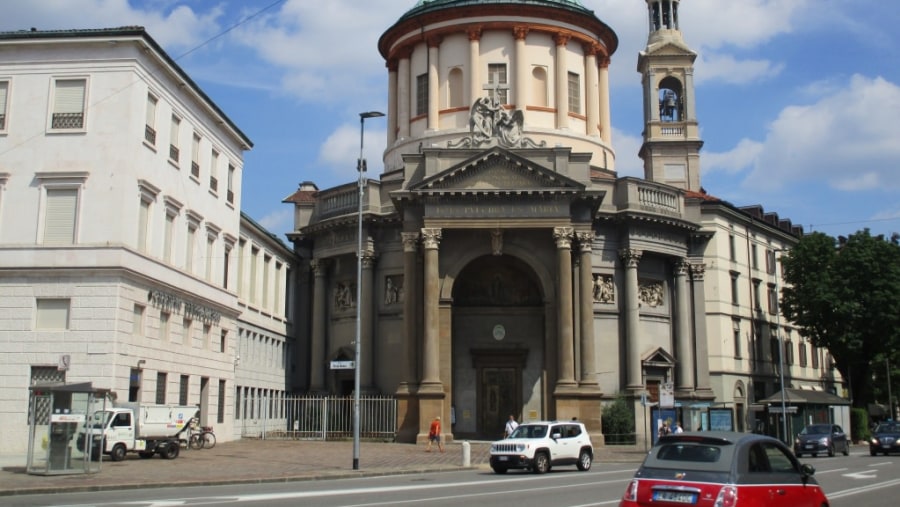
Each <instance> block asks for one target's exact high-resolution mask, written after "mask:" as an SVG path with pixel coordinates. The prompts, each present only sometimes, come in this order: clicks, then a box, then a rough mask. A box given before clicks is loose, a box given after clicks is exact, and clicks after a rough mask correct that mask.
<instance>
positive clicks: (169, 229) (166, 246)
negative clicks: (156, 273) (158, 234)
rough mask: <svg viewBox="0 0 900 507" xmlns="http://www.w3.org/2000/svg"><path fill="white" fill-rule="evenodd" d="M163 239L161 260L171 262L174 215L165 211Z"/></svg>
mask: <svg viewBox="0 0 900 507" xmlns="http://www.w3.org/2000/svg"><path fill="white" fill-rule="evenodd" d="M164 234H165V236H164V237H163V260H164V261H166V262H172V248H173V247H174V245H173V240H174V236H173V235H174V234H175V215H174V214H173V213H171V212H170V211H169V210H166V230H165V232H164Z"/></svg>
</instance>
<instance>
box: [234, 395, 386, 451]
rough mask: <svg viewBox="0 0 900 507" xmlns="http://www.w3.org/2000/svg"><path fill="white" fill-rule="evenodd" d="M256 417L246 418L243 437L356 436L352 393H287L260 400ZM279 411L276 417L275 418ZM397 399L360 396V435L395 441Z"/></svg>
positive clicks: (317, 438)
mask: <svg viewBox="0 0 900 507" xmlns="http://www.w3.org/2000/svg"><path fill="white" fill-rule="evenodd" d="M260 401H261V403H260V405H261V406H262V407H269V408H270V410H261V411H260V413H258V415H259V417H256V418H243V419H241V420H240V421H238V423H239V424H240V425H241V438H261V439H295V440H344V439H348V438H353V396H284V397H280V398H278V399H272V400H260ZM272 414H277V417H272ZM396 434H397V400H396V398H394V397H393V396H360V398H359V436H360V438H364V439H370V440H394V437H395V436H396Z"/></svg>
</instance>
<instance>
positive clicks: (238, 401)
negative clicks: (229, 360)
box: [234, 386, 243, 420]
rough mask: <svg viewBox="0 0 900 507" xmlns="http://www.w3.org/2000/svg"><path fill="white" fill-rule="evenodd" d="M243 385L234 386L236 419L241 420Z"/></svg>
mask: <svg viewBox="0 0 900 507" xmlns="http://www.w3.org/2000/svg"><path fill="white" fill-rule="evenodd" d="M241 390H242V388H241V386H237V387H235V388H234V419H235V420H239V419H240V418H241V403H242V402H243V399H242V398H241Z"/></svg>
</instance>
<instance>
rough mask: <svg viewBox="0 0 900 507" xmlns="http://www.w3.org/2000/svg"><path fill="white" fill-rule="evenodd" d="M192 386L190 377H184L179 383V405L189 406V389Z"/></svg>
mask: <svg viewBox="0 0 900 507" xmlns="http://www.w3.org/2000/svg"><path fill="white" fill-rule="evenodd" d="M190 385H191V377H190V376H188V375H182V376H181V380H180V381H179V382H178V404H179V405H187V404H188V387H189V386H190Z"/></svg>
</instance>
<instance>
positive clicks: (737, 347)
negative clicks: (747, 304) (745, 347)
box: [731, 319, 741, 358]
mask: <svg viewBox="0 0 900 507" xmlns="http://www.w3.org/2000/svg"><path fill="white" fill-rule="evenodd" d="M731 327H732V336H733V337H734V357H736V358H740V357H741V321H740V320H738V319H734V320H733V321H731Z"/></svg>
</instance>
